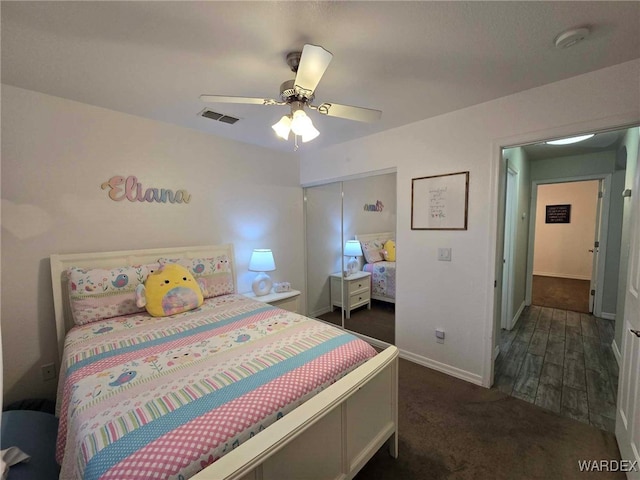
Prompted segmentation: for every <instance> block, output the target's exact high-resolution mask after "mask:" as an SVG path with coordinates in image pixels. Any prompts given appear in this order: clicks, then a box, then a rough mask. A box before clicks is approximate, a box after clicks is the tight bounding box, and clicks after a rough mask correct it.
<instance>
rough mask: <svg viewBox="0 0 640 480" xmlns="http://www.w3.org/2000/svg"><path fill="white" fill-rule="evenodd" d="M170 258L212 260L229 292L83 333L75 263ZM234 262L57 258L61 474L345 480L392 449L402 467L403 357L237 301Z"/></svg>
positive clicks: (105, 255)
mask: <svg viewBox="0 0 640 480" xmlns="http://www.w3.org/2000/svg"><path fill="white" fill-rule="evenodd" d="M161 258H166V259H178V258H180V259H185V261H187V263H188V262H193V265H195V264H196V263H197V262H198V261H199V260H200V259H212V262H211V265H212V267H211V268H213V269H214V270H215V269H216V268H222V269H223V270H222V271H225V272H226V273H225V277H224V278H225V279H226V280H225V282H226V283H225V284H224V285H225V287H224V288H227V289H228V290H232V291H224V288H223V289H222V290H221V291H220V292H218V293H220V294H217V295H214V296H211V297H210V298H208V299H207V300H205V302H204V304H203V305H202V306H201V307H199V308H197V309H195V310H193V311H190V312H185V313H179V314H176V315H172V316H169V317H158V318H156V317H151V316H149V315H148V314H147V313H146V312H144V311H143V312H128V311H127V312H126V313H124V314H118V315H116V316H112V317H109V318H104V319H102V318H99V319H98V320H95V321H90V322H87V323H85V324H83V325H75V326H74V318H73V317H74V314H75V315H76V321H77V317H78V315H77V313H78V312H77V303H74V302H76V301H77V298H76V297H74V292H77V290H81V285H80V282H78V281H77V280H76V281H73V280H74V278H75V277H73V275H77V272H75V271H74V268H72V267H75V268H76V269H78V270H80V272H85V273H86V272H94V271H96V270H95V269H103V270H106V269H115V268H116V267H121V266H136V268H140V266H144V265H156V262H157V261H158V259H161ZM233 258H234V256H233V247H232V245H219V246H205V247H183V248H170V249H152V250H134V251H122V252H102V253H94V254H66V255H52V256H51V274H52V282H53V292H54V306H55V317H56V327H57V334H58V342H59V351H60V352H61V359H60V361H61V374H60V383H59V388H58V402H57V409H58V415H59V417H60V429H59V435H58V445H57V456H58V459H59V460H60V461H61V463H62V470H61V476H60V478H63V479H67V478H68V479H71V478H73V479H77V478H87V479H93V478H117V479H119V480H125V479H127V478H131V479H134V478H136V479H139V478H172V479H174V478H175V479H179V480H182V479H187V478H195V479H200V480H203V479H244V480H248V479H255V480H259V479H262V480H267V479H281V478H323V479H324V478H326V479H329V478H331V479H336V478H352V477H353V476H354V475H355V474H356V473H357V472H358V471H359V470H360V469H361V468H362V467H363V466H364V464H365V463H366V462H367V461H368V460H369V459H370V458H371V456H373V454H374V453H375V452H376V451H377V450H378V449H379V448H380V447H382V446H383V445H384V444H385V443H388V447H389V451H390V453H391V455H392V456H394V457H397V454H398V450H397V448H398V447H397V368H398V367H397V362H398V360H397V357H398V352H397V349H396V348H395V347H389V348H387V349H386V350H384V351H382V352H380V353H377V354H376V352H375V351H372V350H371V347H370V346H368V345H367V344H365V343H364V342H362V341H361V340H359V339H357V338H356V337H354V336H352V335H351V334H348V333H346V332H344V331H342V330H339V329H336V328H334V327H331V326H329V325H326V324H324V323H322V322H318V321H315V320H312V319H310V318H307V317H304V316H301V315H298V314H295V313H292V312H288V311H285V310H281V309H278V308H276V307H272V306H270V305H268V304H265V303H262V302H258V301H256V300H253V299H249V298H247V297H245V296H243V295H239V294H237V293H236V291H235V290H236V273H235V268H234V265H233ZM216 259H217V260H218V261H217V264H216V263H215V262H214V261H213V260H216ZM220 259H225V260H224V262H221V261H219V260H220ZM221 265H222V267H221ZM150 268H151V267H150ZM112 271H113V270H112ZM194 271H195V270H194ZM216 272H217V271H216ZM114 275H115V274H114ZM134 276H135V275H133V274H129V275H128V278H130V279H131V278H133V277H134ZM208 278H214V277H213V276H210V277H208ZM215 278H222V277H220V276H218V277H215ZM114 279H115V280H114V281H111V279H107V277H106V276H105V282H104V283H105V285H102V288H103V289H105V291H106V288H107V286H108V285H106V284H107V283H109V282H110V283H113V286H114V287H115V286H116V284H118V283H117V282H118V281H119V279H120V280H121V276H118V277H114ZM82 285H83V286H85V288H86V287H88V283H87V282H85V283H83V284H82ZM93 287H94V285H92V288H93ZM109 288H111V287H109ZM82 293H85V292H84V290H83V291H82ZM103 298H105V297H104V296H101V297H100V299H101V301H102V299H103ZM100 308H101V309H102V310H104V307H103V306H101V307H100ZM102 310H101V311H102ZM81 323H82V322H81ZM347 425H348V427H349V428H347ZM263 431H264V433H263Z"/></svg>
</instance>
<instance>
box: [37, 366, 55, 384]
mask: <svg viewBox="0 0 640 480" xmlns="http://www.w3.org/2000/svg"><path fill="white" fill-rule="evenodd" d="M40 371H41V372H42V380H43V381H47V380H53V379H54V378H56V366H55V364H53V363H47V364H46V365H42V366H41V367H40Z"/></svg>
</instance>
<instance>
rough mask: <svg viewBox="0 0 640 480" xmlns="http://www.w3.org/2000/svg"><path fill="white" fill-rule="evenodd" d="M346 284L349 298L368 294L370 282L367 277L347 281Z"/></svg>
mask: <svg viewBox="0 0 640 480" xmlns="http://www.w3.org/2000/svg"><path fill="white" fill-rule="evenodd" d="M346 283H347V285H348V295H349V296H351V295H354V294H356V293H360V292H369V284H370V283H371V280H370V279H369V277H365V278H361V279H358V280H349V281H348V282H346Z"/></svg>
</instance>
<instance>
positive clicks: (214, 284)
mask: <svg viewBox="0 0 640 480" xmlns="http://www.w3.org/2000/svg"><path fill="white" fill-rule="evenodd" d="M158 262H159V263H160V265H166V264H176V263H177V264H178V265H182V266H183V267H185V268H186V269H187V270H189V272H191V274H192V275H193V277H194V278H195V279H196V280H198V281H199V282H200V284H201V285H202V293H203V295H204V298H211V297H218V296H220V295H226V294H228V293H236V286H235V283H234V281H233V272H232V265H231V260H230V259H229V257H227V256H226V255H220V256H218V257H210V258H193V259H192V258H161V259H159V260H158Z"/></svg>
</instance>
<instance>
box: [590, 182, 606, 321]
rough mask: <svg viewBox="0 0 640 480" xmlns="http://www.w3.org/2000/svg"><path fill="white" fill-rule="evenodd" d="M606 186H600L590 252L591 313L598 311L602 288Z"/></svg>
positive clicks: (601, 184) (600, 183)
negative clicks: (601, 248)
mask: <svg viewBox="0 0 640 480" xmlns="http://www.w3.org/2000/svg"><path fill="white" fill-rule="evenodd" d="M603 189H604V184H603V182H602V180H600V182H599V184H598V199H597V200H596V228H595V238H594V240H593V248H591V249H589V251H590V252H591V253H592V254H593V259H592V262H593V263H592V267H591V283H590V286H589V312H590V313H594V312H595V310H596V291H597V290H598V288H599V287H600V286H599V285H598V265H599V260H600V226H601V225H602V197H603V196H604V190H603Z"/></svg>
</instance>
